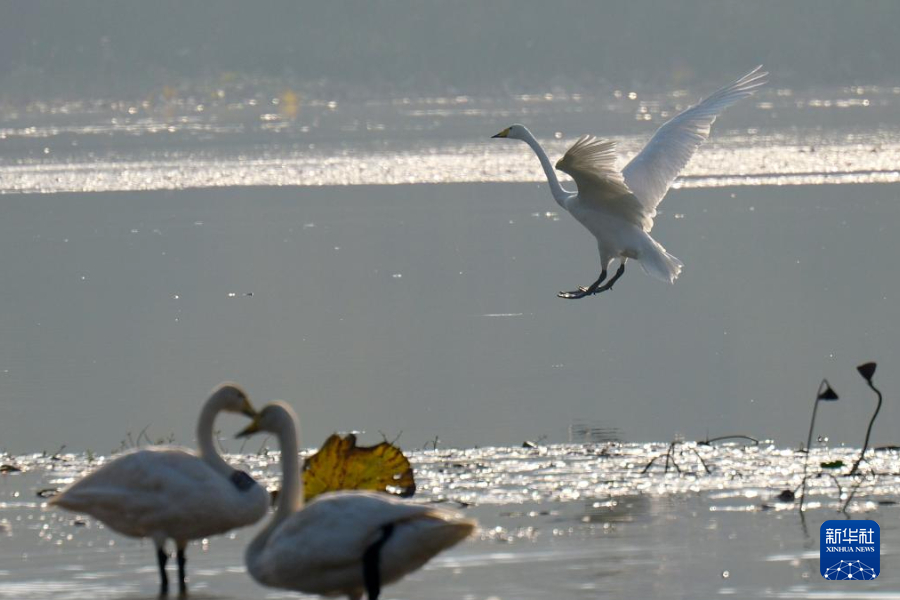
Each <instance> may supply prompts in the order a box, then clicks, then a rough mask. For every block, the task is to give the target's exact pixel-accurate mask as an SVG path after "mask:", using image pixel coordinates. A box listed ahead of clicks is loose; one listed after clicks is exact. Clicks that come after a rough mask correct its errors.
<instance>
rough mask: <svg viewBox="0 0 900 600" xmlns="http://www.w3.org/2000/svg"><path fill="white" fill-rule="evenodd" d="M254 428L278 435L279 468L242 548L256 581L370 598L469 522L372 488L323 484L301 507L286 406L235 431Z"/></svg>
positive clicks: (292, 425) (463, 533) (292, 421)
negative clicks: (262, 516) (269, 503)
mask: <svg viewBox="0 0 900 600" xmlns="http://www.w3.org/2000/svg"><path fill="white" fill-rule="evenodd" d="M258 431H268V432H270V433H273V434H275V435H276V436H277V437H278V441H279V445H280V447H281V467H282V470H283V479H282V487H281V493H280V494H279V495H278V507H277V509H276V511H275V516H274V517H273V518H272V521H271V522H270V523H269V525H268V526H266V527H265V528H264V529H263V530H262V531H261V532H260V533H259V534H258V535H257V536H256V538H255V539H254V540H253V541H252V542H251V543H250V546H248V547H247V552H246V554H245V560H246V563H247V569H248V570H249V571H250V575H252V576H253V578H254V579H255V580H257V581H258V582H260V583H262V584H263V585H268V586H272V587H278V588H285V589H289V590H296V591H300V592H304V593H307V594H321V595H323V596H338V595H346V596H347V597H348V598H350V599H351V600H359V598H361V597H362V594H363V591H365V592H366V594H367V596H368V600H377V599H378V594H379V593H380V591H381V586H382V585H383V584H387V583H391V582H393V581H396V580H398V579H400V578H401V577H403V576H404V575H406V574H407V573H410V572H412V571H415V570H416V569H418V568H419V567H421V566H422V565H424V564H425V563H426V562H428V561H429V560H430V559H431V558H432V557H433V556H434V555H436V554H437V553H438V552H440V551H442V550H445V549H446V548H449V547H450V546H453V545H455V544H457V543H459V542H460V541H462V540H464V539H465V538H467V537H468V536H469V534H471V533H472V531H473V530H474V529H475V527H476V523H475V522H474V521H472V520H469V519H465V518H462V517H461V516H460V515H458V514H457V513H455V512H451V511H448V510H444V509H440V508H435V507H433V506H423V505H420V504H410V503H407V502H404V501H402V500H400V499H399V498H394V497H392V496H389V495H387V494H383V493H377V492H363V491H342V492H330V493H327V494H322V495H321V496H318V497H316V498H315V499H314V500H313V501H312V502H310V503H309V504H308V505H306V507H303V505H302V504H303V502H302V497H303V494H302V490H301V474H300V465H299V464H298V458H297V443H298V442H297V426H296V417H295V416H294V413H293V411H292V410H291V408H290V407H289V406H287V405H286V404H284V403H281V402H274V403H272V404H269V405H267V406H266V407H265V408H263V409H262V410H261V411H260V412H259V415H258V416H257V417H256V418H255V419H254V421H253V423H251V424H250V425H249V426H248V427H247V428H246V429H245V430H244V431H242V432H240V433H239V434H238V436H247V435H250V434H252V433H256V432H258Z"/></svg>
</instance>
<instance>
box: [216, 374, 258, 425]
mask: <svg viewBox="0 0 900 600" xmlns="http://www.w3.org/2000/svg"><path fill="white" fill-rule="evenodd" d="M210 401H211V402H212V403H214V404H215V405H216V407H217V408H218V409H219V410H222V411H225V412H233V413H241V414H242V415H246V416H248V417H250V418H253V417H256V409H255V408H253V405H252V404H250V399H249V398H248V397H247V392H245V391H244V390H243V388H241V386H239V385H238V384H236V383H230V382H226V383H222V384H219V387H217V388H216V389H214V390H213V393H212V396H211V397H210Z"/></svg>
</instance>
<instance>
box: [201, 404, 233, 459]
mask: <svg viewBox="0 0 900 600" xmlns="http://www.w3.org/2000/svg"><path fill="white" fill-rule="evenodd" d="M221 410H222V407H221V406H219V403H218V402H217V398H216V396H215V395H214V396H213V397H212V398H210V399H209V400H207V402H206V404H204V405H203V410H201V411H200V418H199V419H198V420H197V452H198V454H199V455H200V458H202V459H203V460H204V461H205V462H206V464H208V465H209V466H210V467H212V468H213V469H214V470H215V471H216V472H217V473H220V474H222V475H224V476H225V477H230V476H231V473H232V472H234V469H232V468H231V466H230V465H229V464H228V463H227V462H225V460H224V459H223V458H222V456H221V455H220V454H219V451H218V449H217V448H216V444H215V441H214V440H213V423H214V422H215V420H216V416H217V415H218V414H219V413H220V412H221Z"/></svg>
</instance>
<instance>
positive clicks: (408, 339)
mask: <svg viewBox="0 0 900 600" xmlns="http://www.w3.org/2000/svg"><path fill="white" fill-rule="evenodd" d="M898 194H900V187H898V186H897V185H895V184H891V185H854V186H783V187H746V188H712V189H703V190H700V189H693V190H675V191H673V192H672V193H671V194H670V197H669V198H667V199H666V201H665V202H664V204H663V207H664V208H665V210H666V212H665V213H664V214H662V215H660V217H659V218H658V219H657V223H656V227H655V228H654V234H655V235H656V237H657V239H658V240H660V242H662V243H663V244H664V245H665V246H666V247H667V248H668V250H669V251H671V252H672V253H673V254H675V255H676V256H678V257H679V258H680V259H681V260H682V261H684V263H685V271H684V273H683V274H682V276H681V278H680V279H679V280H678V282H677V283H676V284H675V285H674V286H668V285H665V284H662V283H659V282H657V281H655V280H653V279H651V278H649V277H647V276H646V275H644V274H643V273H642V272H641V270H640V268H638V267H637V266H636V265H635V266H630V268H629V269H628V271H627V272H626V274H625V276H624V277H623V279H622V280H621V281H620V282H619V284H617V286H616V288H615V289H614V290H613V291H612V292H611V293H608V294H603V295H602V296H599V297H595V298H590V299H586V300H583V301H577V302H571V301H564V300H561V299H558V298H557V297H556V293H557V292H558V291H560V290H564V289H572V288H573V287H574V286H576V285H579V284H585V283H588V282H589V281H591V280H593V278H595V277H596V268H597V259H596V249H595V245H594V242H593V239H592V238H591V237H590V235H589V234H588V233H587V232H585V231H584V230H582V228H581V227H580V226H579V225H578V224H577V223H575V222H574V221H573V220H572V219H570V218H568V215H565V214H560V213H559V212H558V211H559V209H558V207H556V206H555V204H553V203H552V201H551V200H550V199H549V198H548V194H547V191H546V186H544V185H538V184H507V183H504V184H448V185H419V186H350V187H323V188H312V187H311V188H227V189H214V190H190V191H180V192H165V191H155V192H140V193H108V194H45V195H13V196H6V197H5V198H4V215H5V218H4V219H2V220H0V252H2V254H3V256H4V257H6V258H5V260H4V261H3V264H2V266H0V274H2V277H3V280H4V281H6V282H7V285H5V286H3V287H2V288H0V301H2V303H3V306H4V307H5V310H4V311H3V312H2V314H0V333H2V335H3V338H4V340H5V343H4V344H3V345H2V346H0V398H2V402H3V410H4V415H5V419H6V420H7V422H16V423H18V425H17V426H16V427H12V428H5V430H4V433H3V439H2V441H0V444H2V448H5V449H6V450H7V451H9V452H13V453H17V454H18V453H22V452H26V451H36V450H46V451H48V452H51V453H52V452H55V451H56V449H57V448H59V446H60V445H63V444H66V445H67V446H68V448H70V449H72V450H79V451H82V450H93V451H94V452H95V453H97V454H106V453H109V452H110V451H112V450H114V449H116V448H117V447H119V446H120V445H121V443H122V441H123V440H125V439H126V437H127V436H128V434H129V433H130V434H131V435H132V436H133V437H137V436H138V434H139V432H140V431H141V430H142V429H143V428H145V427H147V428H148V430H147V433H148V435H149V436H150V437H151V438H152V439H153V440H154V441H156V440H158V439H161V438H162V439H168V438H169V437H170V436H173V437H174V439H175V440H176V441H178V442H180V443H183V444H186V445H192V442H191V440H192V439H193V427H194V422H195V419H196V415H197V412H198V410H199V406H200V403H201V402H202V400H203V399H204V398H205V397H206V394H207V393H208V391H209V389H210V388H211V387H212V386H213V385H215V384H216V383H217V382H219V381H222V380H226V379H231V380H236V381H238V382H239V383H241V384H242V385H244V386H245V387H246V388H247V390H248V391H249V393H250V396H251V398H253V399H254V400H255V401H256V402H257V403H258V404H264V403H265V402H266V401H268V400H271V399H274V398H280V399H283V400H287V401H289V402H291V403H292V404H293V406H294V407H295V408H296V409H297V411H298V413H299V414H300V417H301V424H302V427H301V430H302V432H303V435H304V436H305V437H304V439H305V440H307V443H314V442H315V441H316V440H320V439H324V437H325V436H326V435H327V434H328V433H331V432H332V431H347V430H353V429H357V430H364V431H366V432H367V435H368V437H363V441H364V442H374V441H378V440H379V439H380V437H381V436H380V435H379V432H384V434H385V435H386V436H388V437H389V438H391V439H393V438H394V437H395V436H397V435H400V436H401V437H400V443H401V444H402V445H403V446H404V447H407V448H417V447H419V448H420V447H422V446H423V445H424V444H425V443H426V442H429V441H431V440H434V439H435V438H436V437H437V438H440V440H441V445H450V446H453V447H466V446H475V445H495V444H520V443H521V442H522V441H523V440H525V439H538V438H540V437H541V436H548V437H547V439H548V440H549V441H564V440H567V439H569V438H568V435H569V427H570V425H572V424H573V423H574V422H576V421H578V420H579V419H587V420H589V421H594V422H597V423H599V424H600V425H601V426H603V427H607V428H614V429H617V430H618V433H617V435H618V437H619V439H624V440H626V441H639V440H646V441H666V440H670V439H673V438H674V437H676V436H678V435H682V436H684V437H685V438H686V439H689V440H690V439H703V438H705V437H706V436H710V437H715V436H719V435H729V434H736V433H743V434H747V435H751V436H753V437H756V438H769V439H774V440H776V441H777V443H778V444H779V445H782V446H795V445H798V444H800V443H801V442H803V441H805V439H806V434H807V428H808V422H809V421H808V420H809V414H810V411H811V409H812V399H813V397H814V395H815V392H816V389H817V387H818V384H819V381H820V380H821V378H822V377H828V378H829V379H830V381H831V382H832V384H833V385H834V387H835V389H836V390H837V392H838V393H839V394H840V395H841V396H842V400H841V401H839V402H836V403H829V404H828V405H823V406H822V407H821V409H820V410H819V416H818V426H817V427H818V430H817V433H818V434H821V435H824V436H826V437H829V438H830V439H831V440H832V443H834V444H840V443H844V444H848V445H853V446H858V445H860V444H861V443H862V437H863V436H864V434H865V428H866V425H867V423H868V419H869V416H870V415H871V411H872V410H873V409H874V405H875V397H874V394H872V392H871V391H870V390H869V389H868V388H867V387H866V385H865V382H864V381H863V380H862V379H861V378H860V377H859V376H858V375H857V373H856V371H855V369H854V366H855V365H856V364H859V363H861V362H863V361H865V360H879V361H882V364H884V365H888V366H887V367H883V368H882V369H881V370H879V372H878V373H877V374H876V383H877V384H878V385H879V386H881V388H882V389H883V390H885V391H886V392H887V393H888V394H890V390H892V389H898V388H900V381H898V380H897V372H896V370H894V369H890V368H889V365H890V364H892V362H893V361H895V360H896V358H897V348H896V345H895V344H894V340H895V339H897V336H898V334H900V331H898V323H900V320H898V319H897V302H896V300H897V298H898V297H900V273H898V267H897V264H896V260H895V257H896V256H897V255H898V253H900V242H898V240H897V238H896V236H895V235H894V233H893V229H892V227H891V226H890V223H891V222H893V221H894V220H896V219H898V218H900V203H898V202H897V198H898ZM686 349H690V350H689V351H686ZM48 415H49V418H48ZM898 419H900V413H898V412H897V410H896V409H895V408H894V407H893V406H892V404H891V403H890V402H887V403H886V404H885V407H884V408H883V410H882V413H881V414H880V416H879V422H878V423H877V424H876V426H875V428H874V431H873V442H874V443H875V444H876V445H878V444H888V443H893V442H894V441H895V440H893V436H892V432H893V431H896V429H897V424H898ZM217 427H221V429H222V430H223V431H224V432H225V433H226V434H227V433H229V432H232V431H236V430H237V428H238V423H237V422H235V421H228V420H223V421H222V423H221V424H219V425H217Z"/></svg>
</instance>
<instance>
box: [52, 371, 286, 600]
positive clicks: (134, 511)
mask: <svg viewBox="0 0 900 600" xmlns="http://www.w3.org/2000/svg"><path fill="white" fill-rule="evenodd" d="M220 412H231V413H240V414H243V415H246V416H248V417H254V416H255V415H256V411H255V410H254V409H253V406H252V405H251V404H250V401H249V400H248V398H247V395H246V393H245V392H244V391H243V390H242V389H241V388H240V387H238V386H237V385H235V384H232V383H224V384H222V385H220V386H218V387H217V388H216V389H215V390H213V392H212V394H211V395H210V397H209V399H208V400H207V401H206V403H205V404H204V405H203V409H202V410H201V411H200V418H199V419H198V421H197V446H198V449H197V452H196V453H194V452H192V451H190V450H187V449H183V448H168V447H154V448H146V449H143V450H136V451H133V452H129V453H127V454H124V455H122V456H120V457H118V458H116V459H115V460H113V461H112V462H110V463H108V464H106V465H104V466H102V467H100V468H99V469H97V470H96V471H94V472H93V473H91V474H90V475H87V476H86V477H84V478H82V479H80V480H79V481H76V482H75V483H73V484H72V485H71V486H69V487H68V488H67V489H65V490H63V491H62V492H61V493H60V494H58V495H57V496H55V497H54V498H53V499H52V500H50V502H49V503H48V504H50V505H51V506H58V507H60V508H64V509H66V510H70V511H73V512H78V513H86V514H89V515H91V516H92V517H94V518H95V519H97V520H98V521H101V522H103V523H104V524H105V525H107V526H108V527H109V528H110V529H112V530H114V531H117V532H118V533H121V534H122V535H126V536H129V537H137V538H143V537H149V538H151V539H152V540H153V542H154V544H155V546H156V556H157V564H158V566H159V574H160V593H161V594H166V593H168V589H169V581H168V577H167V576H166V570H165V567H166V563H167V562H168V553H167V552H166V550H165V544H166V541H167V540H169V539H172V540H174V542H175V546H176V549H177V555H178V576H179V589H180V591H181V592H182V593H185V592H186V591H187V578H186V573H185V570H186V565H187V558H186V557H185V548H186V546H187V543H188V542H189V541H190V540H195V539H200V538H205V537H209V536H213V535H218V534H221V533H225V532H226V531H229V530H231V529H235V528H237V527H244V526H246V525H251V524H253V523H255V522H256V521H258V520H259V519H261V518H262V517H263V516H264V515H265V514H266V511H267V510H268V506H269V494H268V493H267V492H266V490H265V489H264V488H263V487H261V486H259V485H257V484H256V482H255V481H253V479H252V478H251V477H250V476H249V475H247V474H246V473H244V472H243V471H239V470H236V469H234V468H233V467H231V466H230V465H229V464H228V463H227V462H225V460H224V459H223V458H222V456H221V455H220V454H219V452H218V451H217V450H216V447H215V443H214V440H213V423H214V421H215V419H216V416H217V415H218V414H219V413H220Z"/></svg>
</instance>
